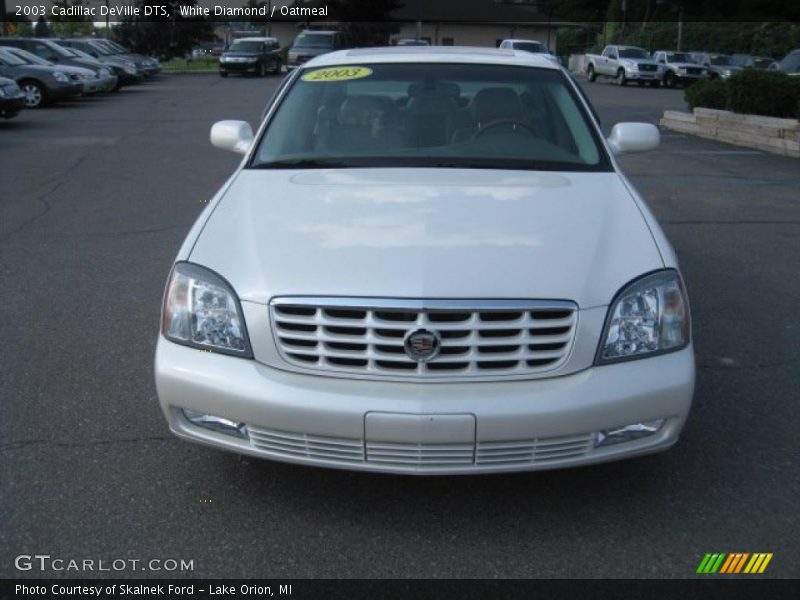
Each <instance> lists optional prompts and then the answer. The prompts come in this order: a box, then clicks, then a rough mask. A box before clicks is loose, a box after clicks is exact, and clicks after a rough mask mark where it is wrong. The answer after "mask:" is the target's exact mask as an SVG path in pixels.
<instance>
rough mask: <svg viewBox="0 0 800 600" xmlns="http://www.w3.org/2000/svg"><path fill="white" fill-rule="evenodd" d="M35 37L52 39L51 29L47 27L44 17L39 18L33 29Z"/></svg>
mask: <svg viewBox="0 0 800 600" xmlns="http://www.w3.org/2000/svg"><path fill="white" fill-rule="evenodd" d="M33 35H35V36H36V37H40V38H45V37H50V28H49V27H48V26H47V21H46V20H45V18H44V17H39V20H38V21H36V25H35V26H34V28H33Z"/></svg>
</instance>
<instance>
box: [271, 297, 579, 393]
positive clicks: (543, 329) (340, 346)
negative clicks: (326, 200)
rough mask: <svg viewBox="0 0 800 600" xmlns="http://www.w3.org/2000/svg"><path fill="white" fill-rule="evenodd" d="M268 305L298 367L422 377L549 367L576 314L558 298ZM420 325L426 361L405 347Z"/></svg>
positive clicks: (309, 300) (566, 348) (287, 355)
mask: <svg viewBox="0 0 800 600" xmlns="http://www.w3.org/2000/svg"><path fill="white" fill-rule="evenodd" d="M270 309H271V319H272V327H273V332H274V336H275V341H276V344H277V347H278V350H279V352H280V354H281V356H282V357H283V359H284V360H285V361H286V362H287V363H288V364H290V365H292V366H294V367H297V368H299V369H300V370H307V369H311V370H318V371H325V372H341V373H350V374H358V375H372V376H376V377H388V378H395V377H397V378H417V379H423V380H428V379H435V378H450V379H452V378H454V377H455V378H460V377H467V378H468V377H484V378H505V377H514V376H520V375H535V374H538V373H543V372H549V371H552V370H554V369H556V368H557V367H559V366H560V365H561V364H562V363H563V362H564V361H565V360H566V358H567V356H568V354H569V352H570V349H571V347H572V342H573V339H574V337H575V328H576V325H577V320H578V310H577V305H576V304H575V303H573V302H568V301H560V300H555V301H551V300H547V301H537V300H527V301H520V300H389V299H360V298H359V299H354V298H313V297H301V298H276V299H274V300H273V301H272V303H271V305H270ZM420 330H422V332H423V333H425V334H431V335H433V336H435V337H436V338H437V345H438V354H436V355H435V356H433V357H432V358H430V359H428V360H427V361H426V360H419V359H418V358H417V359H415V358H412V354H413V353H411V352H410V351H407V347H408V343H410V341H409V340H408V338H409V336H411V334H412V333H414V332H419V331H420ZM407 342H408V343H407Z"/></svg>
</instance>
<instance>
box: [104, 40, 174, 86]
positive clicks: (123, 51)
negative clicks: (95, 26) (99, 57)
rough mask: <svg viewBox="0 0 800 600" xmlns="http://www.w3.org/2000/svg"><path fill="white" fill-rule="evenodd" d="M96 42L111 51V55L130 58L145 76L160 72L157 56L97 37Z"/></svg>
mask: <svg viewBox="0 0 800 600" xmlns="http://www.w3.org/2000/svg"><path fill="white" fill-rule="evenodd" d="M96 42H97V44H98V45H99V46H101V47H103V48H106V49H107V50H108V51H109V52H111V55H112V56H119V57H120V58H124V59H127V60H132V61H133V62H134V64H135V65H136V67H137V68H138V69H139V71H140V72H141V73H142V74H143V75H144V76H145V77H153V76H155V75H158V74H159V73H160V72H161V63H160V62H159V61H158V59H157V58H154V57H152V56H145V55H143V54H139V53H138V52H134V51H132V50H131V49H130V48H126V47H125V46H123V45H122V44H118V43H117V42H113V41H111V40H105V39H98V40H96Z"/></svg>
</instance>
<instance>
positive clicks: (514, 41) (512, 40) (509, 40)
mask: <svg viewBox="0 0 800 600" xmlns="http://www.w3.org/2000/svg"><path fill="white" fill-rule="evenodd" d="M503 41H504V42H511V43H512V44H516V43H517V42H533V43H534V44H542V42H540V41H539V40H523V39H518V38H508V39H507V40H503ZM542 45H544V44H542Z"/></svg>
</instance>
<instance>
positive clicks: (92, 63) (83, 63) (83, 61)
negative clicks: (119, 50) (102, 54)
mask: <svg viewBox="0 0 800 600" xmlns="http://www.w3.org/2000/svg"><path fill="white" fill-rule="evenodd" d="M73 64H74V65H75V66H76V67H79V68H81V69H89V70H91V71H97V70H98V69H102V68H103V66H104V65H103V63H101V62H100V61H99V60H94V59H91V58H76V59H75V62H74V63H73Z"/></svg>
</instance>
